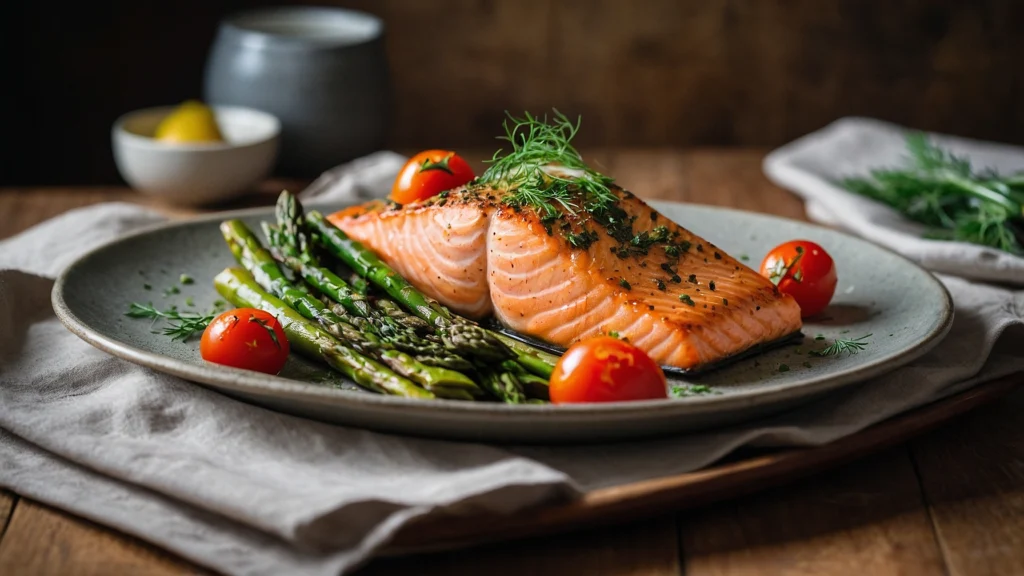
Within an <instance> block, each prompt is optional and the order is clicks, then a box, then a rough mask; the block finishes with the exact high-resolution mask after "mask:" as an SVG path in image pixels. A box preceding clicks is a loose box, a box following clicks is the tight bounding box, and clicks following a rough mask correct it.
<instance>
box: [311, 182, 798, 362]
mask: <svg viewBox="0 0 1024 576" xmlns="http://www.w3.org/2000/svg"><path fill="white" fill-rule="evenodd" d="M607 193H608V194H610V195H611V196H608V195H607V194H606V197H605V199H604V200H603V201H602V203H601V204H600V206H599V208H597V209H593V210H574V209H573V208H572V207H573V206H574V204H573V203H572V202H571V201H569V200H566V201H565V202H562V203H560V204H549V205H547V206H544V209H543V210H542V209H538V208H537V207H536V206H531V205H529V204H526V203H524V202H522V201H521V200H519V199H518V198H517V197H516V196H514V195H512V194H511V193H510V192H508V191H499V190H496V189H494V188H491V187H487V186H482V185H479V184H476V185H470V186H468V187H465V188H461V189H456V190H452V191H449V192H446V193H443V194H442V195H441V196H438V197H435V198H433V199H431V200H429V201H426V202H418V203H415V204H410V205H406V206H397V205H394V204H385V203H383V202H374V203H370V204H366V205H363V206H356V207H353V208H350V209H347V210H343V211H341V212H338V213H336V214H333V215H332V216H331V217H330V220H331V221H332V222H333V223H334V224H335V225H337V226H338V227H339V228H341V229H342V230H343V231H345V232H346V233H347V234H348V235H349V236H351V237H352V238H354V239H356V240H359V241H360V242H362V243H364V244H365V245H367V246H368V247H369V248H370V249H372V250H373V251H375V252H376V253H377V254H378V255H380V256H381V258H382V259H384V260H385V261H386V262H387V263H388V264H389V265H391V266H392V267H393V268H395V269H396V270H397V271H398V272H399V273H400V274H402V275H403V276H405V278H406V279H408V280H409V281H410V282H411V283H412V284H413V285H415V286H416V287H417V288H419V289H420V290H422V291H423V292H424V293H426V294H427V295H429V296H431V297H433V298H435V299H437V300H438V301H440V302H441V303H443V304H445V305H447V306H448V307H449V308H451V309H453V310H455V311H456V312H458V313H460V314H463V315H466V316H469V317H472V318H477V319H481V318H484V317H487V316H490V315H493V316H495V317H496V318H497V319H498V320H499V321H500V322H501V323H502V324H504V325H505V326H507V327H509V328H511V329H513V330H516V331H518V332H520V333H522V334H526V335H529V336H533V337H535V338H539V339H542V340H545V341H547V342H550V343H552V344H555V345H559V346H563V347H568V346H570V345H572V344H573V343H575V342H577V341H579V340H581V339H584V338H587V337H591V336H596V335H601V334H609V333H611V334H618V336H619V337H621V338H624V339H628V340H629V341H630V342H632V343H633V344H635V345H637V346H638V347H640V348H641V349H643V350H644V351H646V352H647V353H648V355H650V356H651V358H653V359H654V360H655V361H656V362H658V363H660V364H662V365H669V366H675V367H678V368H682V369H687V370H691V369H699V368H701V367H704V366H707V365H709V364H714V363H717V362H720V361H722V360H725V359H727V358H729V357H730V356H734V355H737V354H740V353H743V352H745V351H747V350H749V349H751V348H752V347H755V346H757V345H760V344H765V343H769V342H772V341H775V340H779V339H781V338H784V337H786V336H788V335H791V334H793V333H795V332H798V331H799V330H800V328H801V321H800V308H799V307H798V305H797V303H796V301H795V300H794V299H793V298H792V297H790V296H788V295H786V294H782V293H780V292H779V291H778V289H777V288H776V287H775V286H774V285H773V284H772V283H771V282H770V281H769V280H768V279H766V278H764V277H763V276H761V275H760V274H758V273H757V272H755V271H754V270H752V269H750V268H749V267H747V266H745V265H744V264H742V263H741V262H739V261H738V260H736V259H735V258H733V257H731V256H730V255H728V254H726V253H725V252H724V251H723V250H721V249H720V248H718V247H716V246H715V245H714V244H712V243H711V242H709V241H707V240H705V239H704V238H701V237H699V236H697V235H696V234H693V233H692V232H690V231H688V230H686V229H685V228H683V227H681V226H679V225H677V224H675V223H674V222H671V221H670V220H668V219H667V218H666V217H665V216H663V215H661V214H659V213H658V212H657V211H656V210H654V209H652V208H651V207H650V206H648V205H647V204H645V203H644V202H643V201H642V200H640V199H639V198H637V197H636V196H634V195H633V194H631V193H630V192H627V191H625V190H622V189H621V188H618V187H616V186H614V185H610V186H609V187H608V189H607Z"/></svg>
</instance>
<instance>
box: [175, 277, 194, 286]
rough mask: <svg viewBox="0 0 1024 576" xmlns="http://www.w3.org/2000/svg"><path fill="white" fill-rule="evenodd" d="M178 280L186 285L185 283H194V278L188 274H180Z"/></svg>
mask: <svg viewBox="0 0 1024 576" xmlns="http://www.w3.org/2000/svg"><path fill="white" fill-rule="evenodd" d="M178 282H181V283H182V284H186V285H187V284H192V283H194V282H195V280H193V279H192V277H191V276H189V275H188V274H182V275H181V276H179V277H178Z"/></svg>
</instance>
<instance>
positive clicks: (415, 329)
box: [264, 191, 473, 371]
mask: <svg viewBox="0 0 1024 576" xmlns="http://www.w3.org/2000/svg"><path fill="white" fill-rule="evenodd" d="M277 222H278V225H277V226H276V227H274V226H271V225H269V224H266V223H264V230H265V231H266V233H267V237H268V238H269V239H270V242H271V245H272V250H273V251H274V252H275V255H276V256H278V259H279V260H282V261H283V262H284V263H285V265H286V266H289V267H290V268H292V269H293V270H294V271H296V272H298V273H299V274H300V275H301V276H302V277H303V279H305V281H306V282H307V283H308V284H309V285H311V286H313V287H314V288H316V289H317V290H319V291H320V292H322V293H323V294H324V295H325V296H327V300H330V301H333V302H337V303H338V304H339V305H340V309H339V307H336V306H332V305H331V304H330V303H328V301H327V300H325V302H324V303H325V304H326V305H327V306H328V307H329V308H330V309H331V310H332V311H333V312H334V313H336V314H337V315H339V316H343V317H346V319H347V320H348V322H349V323H351V324H353V325H355V326H357V327H358V328H359V329H360V330H364V331H367V332H369V333H373V334H376V335H378V336H380V337H381V338H382V339H384V340H385V341H387V343H389V344H391V345H392V346H394V347H395V348H397V349H399V350H401V351H403V352H406V353H409V354H411V355H413V356H414V358H416V360H418V361H420V362H422V363H424V364H427V365H430V366H440V367H446V368H451V369H453V370H460V371H465V370H472V369H473V366H472V364H471V363H470V362H469V361H467V360H465V359H463V358H461V357H460V356H458V355H455V354H452V353H451V352H450V351H449V350H447V349H446V348H445V347H444V346H443V345H441V344H440V343H435V342H431V341H428V340H425V339H424V338H422V337H421V334H420V333H421V332H424V331H427V330H429V326H428V325H427V324H426V323H425V322H424V321H423V320H421V319H419V318H417V317H415V316H412V315H409V314H407V313H405V312H404V311H403V310H401V308H400V307H399V306H398V305H397V304H394V303H393V302H392V303H390V306H388V305H387V304H386V303H385V302H381V303H379V306H380V307H386V308H388V309H389V311H390V312H391V313H392V314H394V317H391V315H390V314H386V313H383V312H382V311H381V310H380V309H379V308H371V307H370V306H369V305H368V304H367V302H366V300H365V297H364V296H363V295H361V294H359V293H357V292H355V291H353V290H352V289H351V287H350V286H349V285H348V284H347V283H346V282H345V281H344V280H342V279H341V278H340V277H338V276H337V275H336V274H334V273H333V272H332V271H330V270H328V269H326V268H322V267H320V266H319V264H318V263H317V259H316V257H315V256H314V255H313V253H312V250H311V246H310V244H309V242H308V240H307V235H306V231H305V227H306V223H305V219H304V218H303V214H302V206H301V205H300V204H299V202H298V200H297V199H296V198H295V196H293V195H292V194H290V193H288V192H287V191H285V192H282V193H281V195H280V197H279V198H278V201H277ZM413 320H415V322H413Z"/></svg>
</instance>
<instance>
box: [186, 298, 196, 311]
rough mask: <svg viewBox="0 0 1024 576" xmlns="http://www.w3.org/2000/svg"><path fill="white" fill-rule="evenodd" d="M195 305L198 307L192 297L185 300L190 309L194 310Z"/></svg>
mask: <svg viewBox="0 0 1024 576" xmlns="http://www.w3.org/2000/svg"><path fill="white" fill-rule="evenodd" d="M195 305H196V302H195V300H193V299H192V297H191V296H189V297H188V298H185V306H188V307H190V308H192V307H195Z"/></svg>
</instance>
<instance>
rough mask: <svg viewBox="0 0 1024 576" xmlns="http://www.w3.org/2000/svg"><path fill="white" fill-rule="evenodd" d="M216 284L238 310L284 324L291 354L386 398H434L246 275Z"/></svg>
mask: <svg viewBox="0 0 1024 576" xmlns="http://www.w3.org/2000/svg"><path fill="white" fill-rule="evenodd" d="M213 284H214V286H215V287H216V289H217V292H219V293H220V295H221V296H223V297H224V299H225V300H228V301H229V302H231V303H232V304H234V305H235V306H238V307H245V308H258V309H260V310H263V311H265V312H269V313H270V314H272V315H273V316H274V317H275V318H277V320H278V321H279V322H280V323H281V327H282V328H283V329H284V333H285V335H286V336H287V337H288V344H289V345H290V346H291V349H292V350H295V351H296V352H298V353H299V354H302V355H303V356H306V357H307V358H311V359H314V360H321V361H323V362H326V363H327V364H328V365H329V366H331V367H332V368H334V369H335V370H338V371H339V372H341V373H342V374H344V375H345V376H348V377H349V378H351V379H352V381H353V382H355V383H356V384H359V385H360V386H362V387H364V388H368V389H370V390H373V391H375V392H380V393H383V394H393V395H396V396H405V397H408V398H434V397H435V395H434V394H432V393H431V392H428V391H427V390H424V389H423V388H420V387H419V386H416V385H415V384H413V383H412V382H411V381H409V380H407V379H406V378H403V377H401V376H399V375H398V374H395V373H394V372H392V371H391V370H389V369H388V368H387V367H386V366H384V365H382V364H380V363H378V362H376V361H374V360H372V359H370V358H367V357H366V356H363V355H362V354H360V353H358V352H356V351H355V350H352V349H351V348H348V347H347V346H344V345H342V344H341V343H339V342H338V341H337V340H335V339H334V338H333V337H331V335H330V334H328V333H327V332H326V331H324V330H323V329H322V328H321V327H320V326H318V325H317V324H315V323H313V322H310V321H309V320H307V319H305V318H303V317H302V316H301V315H299V313H297V312H296V311H294V310H292V309H291V308H289V307H288V306H287V305H286V304H285V303H284V302H282V301H281V300H279V299H277V298H275V297H273V296H271V295H270V294H268V293H266V292H265V291H264V290H263V289H262V288H260V286H259V285H257V284H256V282H255V281H254V280H253V278H252V277H251V276H250V275H249V274H248V273H247V272H246V271H244V270H241V269H238V268H228V269H226V270H224V271H223V272H221V273H220V274H218V275H217V277H216V278H214V281H213Z"/></svg>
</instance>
